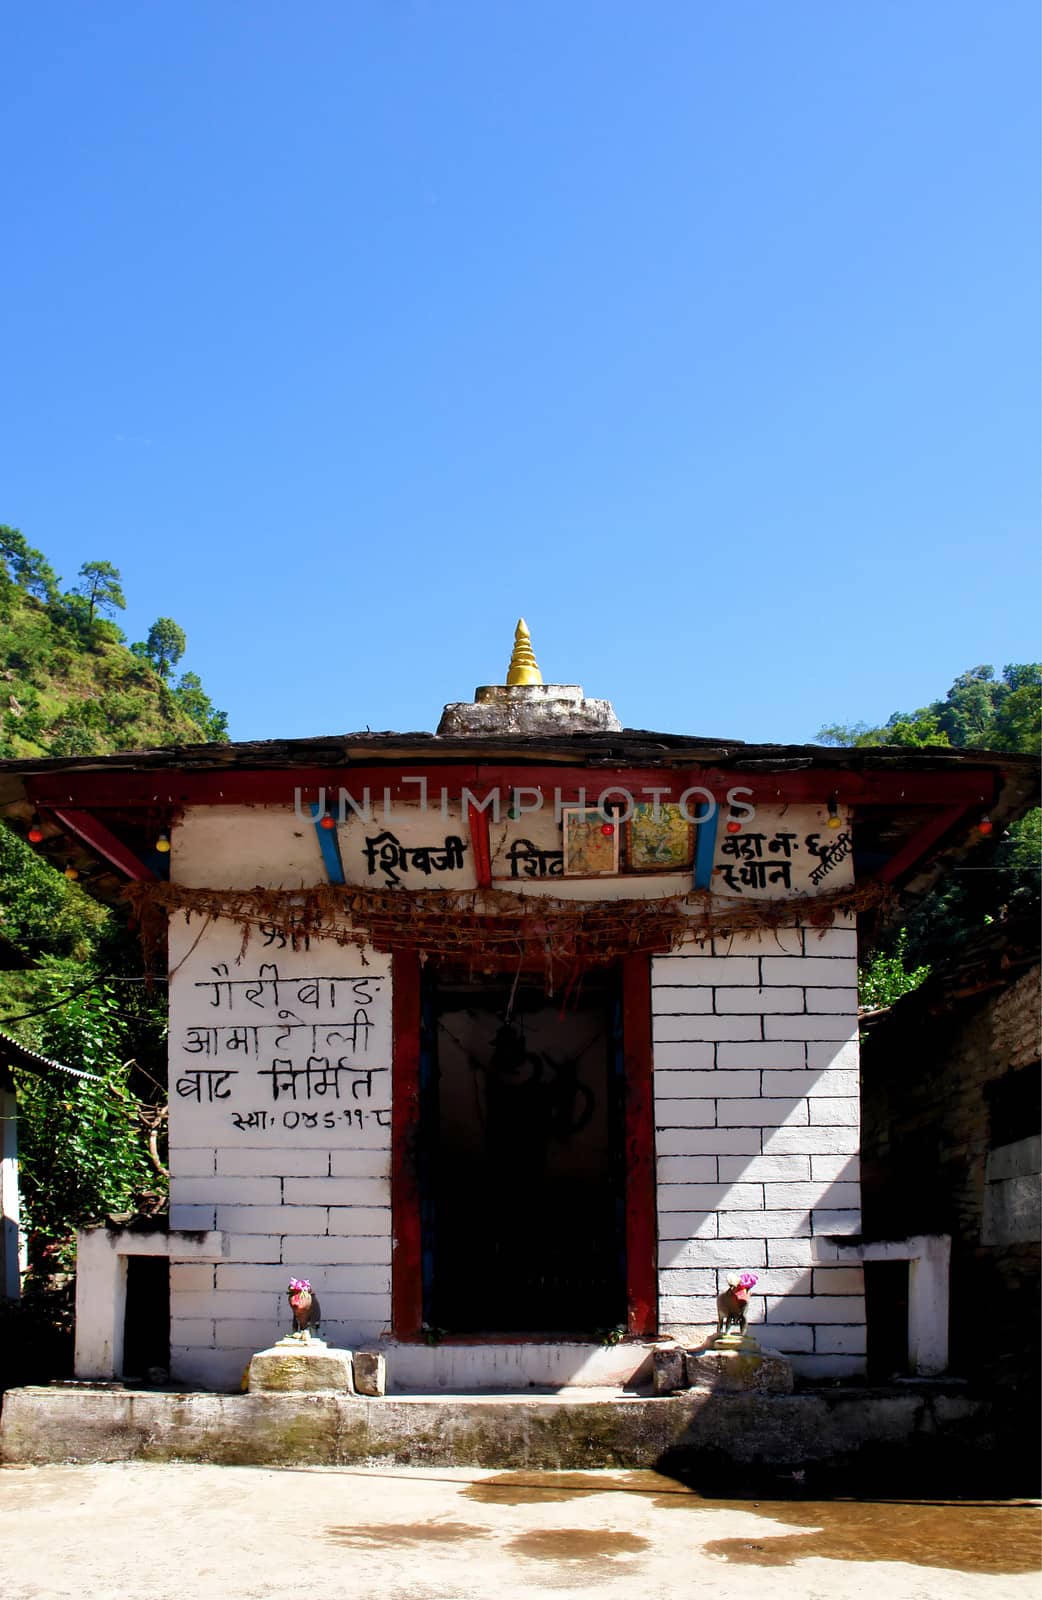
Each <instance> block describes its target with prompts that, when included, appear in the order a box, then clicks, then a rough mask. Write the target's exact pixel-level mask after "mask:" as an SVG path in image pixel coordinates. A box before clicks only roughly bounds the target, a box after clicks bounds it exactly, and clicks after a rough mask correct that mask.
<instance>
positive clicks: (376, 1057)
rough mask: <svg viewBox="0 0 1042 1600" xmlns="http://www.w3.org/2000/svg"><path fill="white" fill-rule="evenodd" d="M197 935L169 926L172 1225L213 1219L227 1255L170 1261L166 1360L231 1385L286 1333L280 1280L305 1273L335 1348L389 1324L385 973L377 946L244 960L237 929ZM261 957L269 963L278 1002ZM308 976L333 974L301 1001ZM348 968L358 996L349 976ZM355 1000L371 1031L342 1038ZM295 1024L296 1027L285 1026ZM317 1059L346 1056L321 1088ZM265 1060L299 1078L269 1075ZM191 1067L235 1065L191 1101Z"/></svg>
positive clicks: (250, 954)
mask: <svg viewBox="0 0 1042 1600" xmlns="http://www.w3.org/2000/svg"><path fill="white" fill-rule="evenodd" d="M198 932H199V927H198V924H193V925H192V926H191V927H189V928H188V929H185V928H184V926H183V925H178V924H176V923H175V924H174V925H173V927H172V929H171V968H172V969H173V976H172V981H171V985H170V989H171V994H170V1015H171V1027H170V1084H171V1139H170V1148H171V1154H170V1166H171V1173H170V1202H171V1204H170V1211H171V1225H172V1226H174V1227H189V1228H195V1227H206V1228H213V1227H216V1228H219V1229H221V1230H222V1231H223V1232H225V1233H227V1234H228V1236H229V1245H230V1249H229V1254H228V1256H227V1257H226V1258H225V1259H224V1260H222V1261H221V1262H219V1263H218V1264H217V1265H216V1266H195V1265H181V1264H178V1263H174V1264H173V1265H172V1267H171V1275H170V1300H171V1330H170V1342H171V1366H172V1370H173V1373H174V1375H175V1376H176V1377H178V1378H181V1379H183V1380H186V1381H189V1382H196V1383H205V1384H208V1385H211V1386H215V1387H234V1386H237V1385H238V1382H239V1380H240V1377H241V1374H242V1371H243V1369H244V1367H245V1366H246V1364H247V1362H248V1361H249V1359H250V1356H251V1355H252V1354H253V1353H254V1351H256V1350H258V1349H263V1348H264V1347H265V1346H266V1345H269V1344H271V1343H273V1342H274V1340H275V1339H276V1338H278V1337H279V1336H280V1335H281V1334H283V1333H287V1332H288V1331H289V1328H290V1320H291V1319H290V1312H289V1307H288V1304H287V1299H286V1288H287V1285H288V1283H289V1280H290V1278H291V1277H306V1278H310V1279H311V1281H312V1283H313V1284H314V1286H315V1290H316V1293H317V1294H318V1295H319V1298H320V1301H321V1305H322V1332H323V1334H324V1335H325V1336H326V1337H327V1338H328V1339H329V1340H330V1342H332V1343H336V1344H343V1345H346V1346H347V1347H348V1348H350V1347H351V1346H352V1345H356V1344H358V1343H371V1342H373V1341H374V1340H376V1339H378V1338H379V1337H380V1336H381V1335H382V1334H383V1333H385V1332H386V1331H387V1329H388V1325H389V1322H390V1310H391V1297H390V1291H391V1211H390V1203H391V1196H390V1126H389V1123H390V1116H389V1107H390V1072H389V1070H388V1069H389V1067H390V1055H391V1037H390V999H391V994H390V990H391V983H390V975H389V970H388V964H387V961H386V958H384V957H381V956H378V955H376V954H374V953H373V952H367V964H363V963H362V961H361V957H360V954H359V952H358V951H356V950H353V949H340V948H338V947H336V946H317V947H316V950H315V951H312V952H300V951H298V952H296V953H295V952H293V951H292V950H288V949H287V950H279V951H277V952H276V953H275V954H271V953H270V952H268V951H262V950H261V949H259V948H258V947H257V945H256V943H254V944H251V946H250V947H249V949H248V950H247V953H246V956H245V958H244V959H243V961H242V962H241V963H238V962H237V960H236V958H237V956H238V951H239V944H240V935H239V933H237V932H236V931H235V930H234V929H233V928H230V927H226V926H224V925H223V924H218V925H217V926H215V927H211V928H209V929H208V930H207V931H206V933H205V934H204V935H203V937H202V938H200V939H199V941H198V943H197V944H194V947H193V941H195V939H196V936H197V934H198ZM262 962H263V963H266V964H267V963H269V962H270V963H272V964H274V965H275V966H277V969H278V978H279V983H280V985H281V988H280V990H279V1003H278V1006H277V1007H276V1006H275V1005H273V1003H272V1001H273V997H274V993H275V991H273V990H272V988H271V982H270V978H271V968H270V967H269V968H268V971H267V982H266V986H265V985H262V984H261V978H262V973H261V971H260V966H261V963H262ZM221 968H223V969H224V970H223V971H221V970H215V969H221ZM315 975H321V976H322V977H323V979H324V980H327V981H326V982H325V985H324V987H323V989H322V991H321V993H320V995H319V998H318V1001H317V1003H315V1004H312V1003H311V995H310V992H309V991H308V990H307V989H306V988H304V987H303V985H304V984H305V980H306V979H307V978H309V977H313V976H315ZM330 978H332V979H334V980H336V982H335V986H334V988H332V989H330V987H329V984H328V980H329V979H330ZM360 978H365V979H367V980H368V982H367V984H366V985H365V987H364V989H363V990H362V991H361V993H362V994H364V995H365V996H367V999H366V1003H365V1004H364V1005H360V1004H359V1003H358V1001H357V997H356V994H355V991H354V990H353V989H352V987H351V985H352V983H353V982H355V981H356V980H358V979H360ZM228 985H231V987H229V986H228ZM249 995H252V999H250V998H248V996H249ZM302 995H303V1000H302V999H301V996H302ZM215 1002H216V1003H215ZM359 1011H361V1012H362V1014H363V1019H364V1020H365V1021H367V1022H368V1023H369V1024H370V1026H369V1028H368V1030H367V1031H363V1032H362V1033H359V1032H357V1030H356V1032H355V1033H354V1034H353V1035H352V1033H351V1029H352V1025H353V1024H354V1022H355V1019H356V1017H357V1015H358V1013H359ZM290 1021H295V1022H297V1023H301V1022H302V1023H303V1026H302V1027H300V1026H298V1027H295V1028H282V1027H280V1026H279V1024H280V1023H287V1022H290ZM312 1024H314V1026H315V1028H317V1030H318V1031H317V1033H316V1034H314V1035H313V1033H312ZM237 1029H239V1030H240V1031H241V1032H242V1034H243V1035H244V1039H245V1044H244V1042H243V1038H238V1037H236V1030H237ZM214 1030H216V1032H215V1031H214ZM352 1040H353V1041H354V1044H355V1048H354V1049H353V1050H352V1048H351V1044H352ZM200 1042H202V1043H203V1045H204V1048H199V1045H200ZM345 1051H346V1055H344V1054H342V1053H341V1052H345ZM323 1058H324V1059H326V1060H327V1061H328V1062H329V1063H330V1065H331V1066H333V1065H335V1064H336V1063H337V1062H342V1061H346V1063H347V1066H346V1068H345V1070H343V1071H342V1072H341V1073H340V1074H339V1075H338V1076H337V1078H336V1083H335V1087H334V1084H333V1082H332V1080H328V1081H326V1083H325V1087H324V1088H322V1089H321V1090H320V1089H318V1088H317V1087H316V1084H315V1083H312V1081H311V1080H310V1079H308V1078H307V1077H306V1069H307V1065H308V1063H309V1062H314V1061H316V1060H321V1059H323ZM276 1060H277V1061H279V1062H280V1063H283V1064H284V1066H285V1068H286V1069H289V1068H295V1069H296V1070H297V1071H298V1073H302V1074H303V1075H302V1076H299V1077H298V1078H296V1079H293V1080H292V1082H291V1081H290V1078H289V1076H287V1077H286V1078H285V1079H284V1080H283V1083H284V1086H280V1085H279V1084H278V1083H277V1082H276V1080H275V1079H274V1078H272V1077H271V1075H270V1069H271V1067H272V1065H273V1062H274V1061H276ZM370 1067H371V1068H373V1069H374V1073H373V1078H372V1080H371V1082H370V1085H369V1091H370V1092H368V1093H367V1092H366V1081H365V1074H366V1072H367V1071H368V1069H369V1068H370ZM200 1069H202V1071H203V1073H204V1074H207V1073H209V1072H218V1073H219V1072H221V1071H223V1070H228V1071H229V1072H230V1076H229V1077H228V1078H227V1079H226V1080H225V1081H224V1082H223V1083H222V1082H220V1081H219V1080H218V1079H212V1080H211V1079H210V1078H208V1077H206V1076H204V1077H203V1079H202V1088H201V1090H200V1093H199V1095H198V1097H197V1096H196V1094H195V1090H194V1080H193V1079H192V1076H191V1075H192V1074H193V1073H194V1072H196V1071H198V1070H200ZM186 1080H187V1082H186ZM321 1081H322V1080H321V1079H318V1080H316V1083H318V1082H321ZM179 1083H180V1084H181V1086H182V1092H178V1085H179ZM356 1084H357V1085H358V1087H357V1089H356V1088H355V1087H354V1086H355V1085H356ZM211 1085H212V1087H213V1090H214V1093H213V1095H212V1097H211V1094H210V1088H211ZM185 1088H187V1089H188V1093H184V1092H183V1090H184V1089H185ZM276 1089H278V1092H277V1093H276ZM356 1111H362V1112H363V1113H364V1114H363V1115H362V1117H360V1118H359V1117H357V1116H356V1115H355V1112H356ZM257 1112H264V1113H265V1115H264V1116H263V1118H261V1117H259V1116H253V1119H252V1122H251V1114H253V1113H257ZM378 1113H379V1114H378Z"/></svg>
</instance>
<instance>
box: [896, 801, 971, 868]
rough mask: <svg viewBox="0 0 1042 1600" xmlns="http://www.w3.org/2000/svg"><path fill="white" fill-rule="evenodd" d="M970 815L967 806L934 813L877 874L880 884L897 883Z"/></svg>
mask: <svg viewBox="0 0 1042 1600" xmlns="http://www.w3.org/2000/svg"><path fill="white" fill-rule="evenodd" d="M969 814H970V812H969V808H968V807H967V806H946V807H945V808H944V810H943V811H937V812H934V814H933V816H931V817H930V818H929V820H928V821H927V822H924V823H923V825H922V827H921V828H917V829H916V831H915V833H913V834H912V836H911V838H910V839H906V840H905V842H904V844H903V845H902V846H901V848H900V850H898V851H896V852H895V854H894V855H892V856H891V857H890V860H889V861H888V862H887V863H886V865H885V866H883V867H881V868H880V870H879V872H878V873H877V877H878V878H879V881H880V883H896V882H897V880H898V878H901V877H903V876H904V874H905V873H906V872H908V871H910V869H911V868H912V867H914V866H915V864H916V862H917V861H920V860H922V858H923V856H925V855H927V854H928V853H929V851H930V850H932V849H933V847H934V845H935V844H936V843H937V842H938V840H939V839H942V838H943V837H944V835H945V834H946V833H947V832H948V831H949V830H950V829H952V828H954V827H955V826H956V825H957V824H958V823H959V822H960V821H961V820H962V819H963V818H965V817H966V816H967V815H969Z"/></svg>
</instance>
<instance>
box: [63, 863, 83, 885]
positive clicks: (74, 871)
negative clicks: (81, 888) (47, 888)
mask: <svg viewBox="0 0 1042 1600" xmlns="http://www.w3.org/2000/svg"><path fill="white" fill-rule="evenodd" d="M79 875H80V871H79V868H78V867H77V866H76V864H75V863H74V862H72V861H70V862H69V863H68V865H67V866H66V868H65V876H66V877H67V878H68V880H69V882H70V883H75V882H76V879H77V878H78V877H79Z"/></svg>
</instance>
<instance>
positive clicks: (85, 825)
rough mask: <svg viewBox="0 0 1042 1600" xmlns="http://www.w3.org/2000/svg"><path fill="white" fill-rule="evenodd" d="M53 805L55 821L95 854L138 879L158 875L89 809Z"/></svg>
mask: <svg viewBox="0 0 1042 1600" xmlns="http://www.w3.org/2000/svg"><path fill="white" fill-rule="evenodd" d="M52 809H53V812H54V819H55V821H56V822H57V823H59V824H60V825H61V827H63V828H64V829H65V831H66V832H67V833H74V834H75V835H76V837H77V839H81V840H82V841H83V843H84V844H85V845H86V846H87V847H88V849H90V850H93V851H94V854H95V855H98V856H102V857H103V858H104V859H105V860H106V861H108V862H110V863H111V865H112V866H114V867H116V868H118V870H119V871H120V872H124V873H126V875H127V877H128V878H134V879H137V880H139V881H140V880H142V879H146V878H155V877H156V876H157V874H156V873H154V872H153V871H152V869H151V867H146V866H145V863H144V862H143V861H141V860H139V859H138V857H137V856H136V855H135V854H134V852H133V851H132V850H129V849H128V848H127V846H126V845H125V844H123V843H122V842H121V840H119V839H117V838H116V836H115V834H114V833H113V832H112V831H111V830H110V829H109V828H108V827H106V825H105V823H104V822H102V821H101V820H100V818H98V817H95V816H92V815H91V813H90V812H89V811H79V810H75V809H73V810H70V809H68V808H67V807H64V806H62V807H60V808H59V807H57V806H55V807H53V808H52Z"/></svg>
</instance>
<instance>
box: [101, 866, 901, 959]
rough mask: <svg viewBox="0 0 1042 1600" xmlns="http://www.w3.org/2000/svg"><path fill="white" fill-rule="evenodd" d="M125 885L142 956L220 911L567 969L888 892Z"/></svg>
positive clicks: (250, 923) (274, 929)
mask: <svg viewBox="0 0 1042 1600" xmlns="http://www.w3.org/2000/svg"><path fill="white" fill-rule="evenodd" d="M123 892H124V895H125V897H126V899H127V900H128V901H129V902H130V904H131V907H132V909H133V913H134V916H135V919H136V921H137V925H138V929H139V932H140V935H141V939H142V943H143V944H144V946H145V951H146V955H147V956H149V957H151V956H154V955H158V954H165V935H166V919H167V917H168V916H169V915H171V914H177V913H180V914H183V915H184V917H185V920H186V921H189V920H191V919H192V918H193V917H202V918H205V919H207V920H209V921H215V920H216V919H218V918H226V919H228V920H229V921H231V922H234V923H235V924H236V925H237V926H238V927H239V928H240V929H241V930H242V951H243V952H245V950H246V948H247V946H248V944H249V942H250V939H251V937H252V936H253V935H254V934H255V933H259V934H261V936H262V937H263V938H264V939H265V941H266V942H267V943H269V944H270V943H271V942H272V941H273V940H274V939H276V938H277V939H279V940H280V941H281V942H282V943H283V944H289V945H291V946H292V947H293V948H294V949H296V948H298V947H303V945H304V943H305V941H307V940H311V939H329V940H332V941H333V942H334V943H336V944H340V945H349V944H350V945H356V946H358V947H363V946H365V945H373V946H375V948H377V949H378V950H389V951H399V950H411V951H416V952H420V953H421V954H423V955H425V956H448V957H450V958H451V957H455V958H457V959H459V960H461V961H464V962H467V963H469V964H470V965H471V966H473V967H482V966H487V965H497V964H498V965H502V964H507V963H516V962H517V961H518V960H519V959H525V960H539V961H541V962H542V963H543V964H544V965H545V966H546V969H547V973H548V976H550V977H553V975H554V968H555V967H557V966H558V965H560V967H561V968H562V969H564V970H568V971H572V972H574V971H577V970H582V969H583V968H586V967H592V966H600V965H603V964H605V963H607V962H610V961H615V960H617V959H618V958H619V957H621V956H627V955H637V954H640V953H650V952H653V951H654V952H659V953H662V952H664V951H669V950H675V949H678V948H679V947H680V946H681V945H684V944H692V943H693V944H704V943H705V942H706V941H707V940H708V939H711V938H713V937H716V938H721V937H726V936H727V935H729V934H739V933H747V932H753V931H756V930H758V929H770V928H779V927H785V926H793V925H795V924H799V925H809V926H811V927H818V928H826V927H828V926H829V925H830V924H831V923H832V921H833V920H834V918H835V917H836V916H837V915H842V914H844V913H851V912H857V911H862V910H865V909H866V908H867V907H869V906H875V905H879V904H881V903H882V902H883V901H885V900H886V899H888V898H889V897H890V892H889V891H888V890H887V889H886V887H885V886H884V885H882V884H879V883H875V882H869V883H866V884H862V885H861V886H860V887H858V888H845V889H834V890H832V891H830V892H829V893H826V894H819V895H792V896H789V897H788V898H786V899H784V900H755V901H743V900H737V899H731V898H729V897H725V896H721V895H713V894H712V893H711V892H710V891H708V890H692V891H691V892H690V893H688V894H684V895H673V896H669V897H667V898H664V899H660V900H587V901H582V900H559V899H555V898H552V897H550V896H543V895H528V896H526V895H524V894H514V893H509V892H507V891H504V890H496V889H427V890H421V891H418V892H412V893H410V892H404V891H402V890H395V889H368V888H358V887H353V886H351V885H339V884H338V885H333V884H316V885H315V886H314V887H312V888H307V889H305V888H301V889H262V888H256V889H188V888H184V887H182V886H181V885H179V884H173V883H156V882H136V883H130V884H127V885H126V887H125V888H124V891H123Z"/></svg>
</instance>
